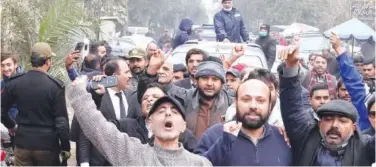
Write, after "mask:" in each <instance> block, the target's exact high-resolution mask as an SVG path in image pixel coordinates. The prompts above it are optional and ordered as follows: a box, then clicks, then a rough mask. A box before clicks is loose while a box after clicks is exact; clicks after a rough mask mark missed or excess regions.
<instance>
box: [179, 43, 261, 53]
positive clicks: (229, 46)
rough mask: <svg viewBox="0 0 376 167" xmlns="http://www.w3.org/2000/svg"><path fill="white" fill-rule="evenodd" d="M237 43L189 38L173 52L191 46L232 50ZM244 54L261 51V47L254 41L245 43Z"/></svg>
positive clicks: (217, 50) (214, 49)
mask: <svg viewBox="0 0 376 167" xmlns="http://www.w3.org/2000/svg"><path fill="white" fill-rule="evenodd" d="M235 45H237V43H223V42H214V41H197V40H190V41H187V42H186V43H185V44H183V45H180V46H179V47H177V48H176V49H175V50H174V51H173V52H188V51H189V50H190V49H192V48H198V49H202V50H205V51H208V52H221V51H226V53H228V52H227V51H228V50H232V48H233V47H234V46H235ZM247 46H248V47H247V48H249V49H246V54H247V53H248V52H250V53H255V52H256V53H263V52H262V50H261V47H260V46H259V45H257V44H255V43H250V44H247Z"/></svg>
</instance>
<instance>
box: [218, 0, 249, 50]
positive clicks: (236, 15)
mask: <svg viewBox="0 0 376 167" xmlns="http://www.w3.org/2000/svg"><path fill="white" fill-rule="evenodd" d="M222 6H223V9H222V10H221V11H220V12H218V13H217V14H215V16H214V27H215V33H216V34H217V41H219V42H226V43H227V42H233V43H242V42H249V34H248V32H247V30H246V28H245V25H244V21H243V16H242V15H241V14H240V11H239V10H238V9H236V8H234V7H233V1H232V0H222Z"/></svg>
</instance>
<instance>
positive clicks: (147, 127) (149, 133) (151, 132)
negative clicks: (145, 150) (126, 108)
mask: <svg viewBox="0 0 376 167" xmlns="http://www.w3.org/2000/svg"><path fill="white" fill-rule="evenodd" d="M145 125H146V130H148V138H149V139H150V138H151V137H152V136H153V131H151V128H150V127H149V124H148V121H147V120H145Z"/></svg>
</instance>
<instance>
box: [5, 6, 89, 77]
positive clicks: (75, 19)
mask: <svg viewBox="0 0 376 167" xmlns="http://www.w3.org/2000/svg"><path fill="white" fill-rule="evenodd" d="M2 7H3V8H2V9H3V10H2V14H3V15H2V23H5V24H2V29H1V34H2V37H3V38H2V44H3V45H4V46H5V47H4V48H2V49H6V50H11V51H15V52H16V53H18V54H19V55H20V57H21V64H22V65H23V67H25V68H26V69H29V68H30V63H29V62H30V59H29V55H30V53H31V46H32V45H33V44H34V43H36V42H47V43H49V44H50V45H51V47H52V49H53V51H54V52H55V53H56V55H57V57H55V58H54V59H53V62H54V67H53V68H52V70H51V71H50V74H51V75H53V76H55V77H57V78H59V79H62V80H64V81H68V80H69V79H68V77H67V72H66V71H65V67H64V58H65V55H66V54H67V53H68V52H69V51H70V49H71V48H73V47H74V45H75V42H76V41H82V39H83V38H84V37H85V36H86V37H88V38H89V39H90V38H92V37H94V36H95V34H94V33H93V31H92V29H93V27H92V24H91V23H90V22H87V21H84V18H85V10H84V6H83V1H82V0H49V1H40V0H29V1H26V0H4V1H3V4H2Z"/></svg>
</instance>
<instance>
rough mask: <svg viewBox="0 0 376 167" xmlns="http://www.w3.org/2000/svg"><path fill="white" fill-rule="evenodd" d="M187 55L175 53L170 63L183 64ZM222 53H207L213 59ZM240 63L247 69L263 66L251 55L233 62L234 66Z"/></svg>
mask: <svg viewBox="0 0 376 167" xmlns="http://www.w3.org/2000/svg"><path fill="white" fill-rule="evenodd" d="M186 54H187V53H183V52H176V53H173V55H172V57H171V58H172V61H173V63H174V64H185V56H186ZM222 54H223V53H209V55H210V56H214V57H219V56H220V55H222ZM224 55H225V57H227V56H229V55H228V54H227V55H226V54H224ZM240 62H241V63H242V64H246V65H247V66H249V67H254V68H264V67H263V65H262V62H261V59H260V58H259V57H257V56H252V55H244V56H242V57H240V58H239V59H238V60H236V61H235V62H234V64H239V63H240Z"/></svg>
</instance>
